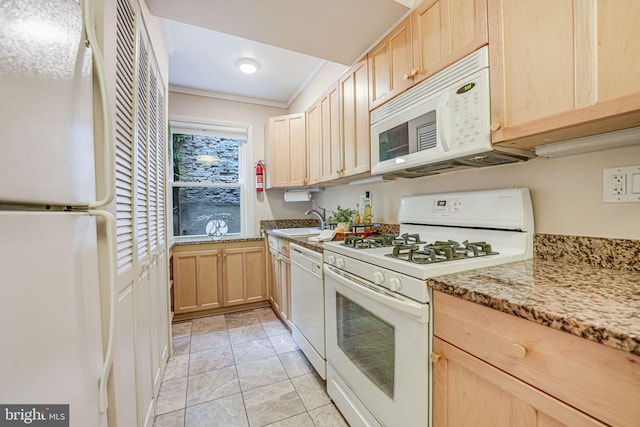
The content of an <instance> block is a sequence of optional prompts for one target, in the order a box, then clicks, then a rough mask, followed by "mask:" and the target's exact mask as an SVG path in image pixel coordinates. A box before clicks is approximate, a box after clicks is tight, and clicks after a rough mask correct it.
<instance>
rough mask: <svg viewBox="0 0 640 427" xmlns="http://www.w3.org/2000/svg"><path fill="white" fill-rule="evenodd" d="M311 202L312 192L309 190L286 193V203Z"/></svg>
mask: <svg viewBox="0 0 640 427" xmlns="http://www.w3.org/2000/svg"><path fill="white" fill-rule="evenodd" d="M309 200H311V192H310V191H307V190H305V191H285V192H284V201H285V202H308V201H309Z"/></svg>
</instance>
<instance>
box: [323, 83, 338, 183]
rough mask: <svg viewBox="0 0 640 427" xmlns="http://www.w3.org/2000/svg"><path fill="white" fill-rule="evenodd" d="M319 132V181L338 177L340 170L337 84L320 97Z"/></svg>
mask: <svg viewBox="0 0 640 427" xmlns="http://www.w3.org/2000/svg"><path fill="white" fill-rule="evenodd" d="M319 102H320V126H321V127H320V129H321V130H320V132H321V143H322V171H321V179H320V180H321V181H331V180H333V179H336V178H339V177H340V176H341V175H340V174H341V172H342V166H341V162H340V159H341V158H342V153H341V146H340V115H339V99H338V85H337V84H336V85H334V86H333V87H332V88H331V89H330V90H329V92H327V93H326V94H325V95H324V96H323V97H321V98H320V101H319Z"/></svg>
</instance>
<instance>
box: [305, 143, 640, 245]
mask: <svg viewBox="0 0 640 427" xmlns="http://www.w3.org/2000/svg"><path fill="white" fill-rule="evenodd" d="M639 164H640V146H635V147H627V148H619V149H614V150H607V151H601V152H597V153H590V154H581V155H575V156H570V157H562V158H556V159H547V158H536V159H533V160H531V161H529V162H527V163H523V164H514V165H503V166H496V167H489V168H484V169H471V170H464V171H457V172H451V173H447V174H442V175H435V176H430V177H422V178H415V179H412V180H409V179H398V180H396V181H393V182H391V183H382V184H375V185H359V186H345V185H343V186H339V187H333V188H327V189H326V190H325V191H324V192H322V193H318V195H317V196H316V200H317V202H318V204H319V205H320V206H322V207H325V208H327V209H335V206H336V205H337V204H340V206H343V207H347V206H349V207H353V208H355V205H356V202H357V200H358V195H359V194H362V193H364V192H365V191H367V190H368V191H370V192H371V197H372V207H373V215H374V221H376V222H383V223H396V222H397V213H398V205H399V202H400V197H401V196H403V195H407V194H420V193H437V192H448V191H466V190H476V189H490V188H500V187H515V186H524V187H529V189H530V190H531V197H532V202H533V209H534V216H535V231H536V232H538V233H550V234H565V235H577V236H592V237H607V238H626V239H640V203H620V204H612V203H602V169H603V168H605V167H613V166H632V165H639Z"/></svg>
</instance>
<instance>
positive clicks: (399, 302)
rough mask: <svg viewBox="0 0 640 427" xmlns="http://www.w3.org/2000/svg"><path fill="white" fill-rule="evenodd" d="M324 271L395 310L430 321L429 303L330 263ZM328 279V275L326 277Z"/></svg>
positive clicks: (365, 295) (353, 289) (425, 321)
mask: <svg viewBox="0 0 640 427" xmlns="http://www.w3.org/2000/svg"><path fill="white" fill-rule="evenodd" d="M324 272H325V274H327V275H328V276H329V277H330V278H332V279H333V280H335V281H336V282H338V284H339V285H341V286H344V287H345V288H348V289H350V290H352V291H354V292H356V293H359V294H361V295H362V296H364V297H367V298H371V299H372V300H375V301H377V302H379V303H382V304H384V305H386V306H388V307H391V308H393V309H395V310H399V311H401V312H403V313H405V314H408V315H411V316H412V317H415V318H417V319H419V320H420V321H421V322H422V323H427V322H428V321H429V305H428V304H421V303H419V302H416V301H413V300H410V299H408V298H404V297H402V296H399V295H395V294H391V293H389V292H386V291H385V290H384V288H380V287H378V286H376V285H373V284H369V283H367V282H366V281H364V280H362V279H360V278H358V277H356V276H353V275H352V274H349V273H347V272H345V271H341V270H338V269H336V268H335V267H332V266H330V265H327V264H325V265H324ZM325 279H326V277H325Z"/></svg>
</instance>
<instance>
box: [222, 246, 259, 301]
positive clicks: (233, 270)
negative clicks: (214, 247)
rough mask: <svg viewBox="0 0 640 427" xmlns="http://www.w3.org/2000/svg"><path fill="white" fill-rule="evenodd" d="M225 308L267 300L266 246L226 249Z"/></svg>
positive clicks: (224, 262)
mask: <svg viewBox="0 0 640 427" xmlns="http://www.w3.org/2000/svg"><path fill="white" fill-rule="evenodd" d="M223 260H224V261H223V265H224V267H223V269H224V281H223V283H224V287H223V295H224V306H231V305H238V304H246V303H251V302H258V301H264V300H265V299H266V294H267V293H266V283H265V260H264V246H260V247H254V248H238V249H225V250H224V255H223Z"/></svg>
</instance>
